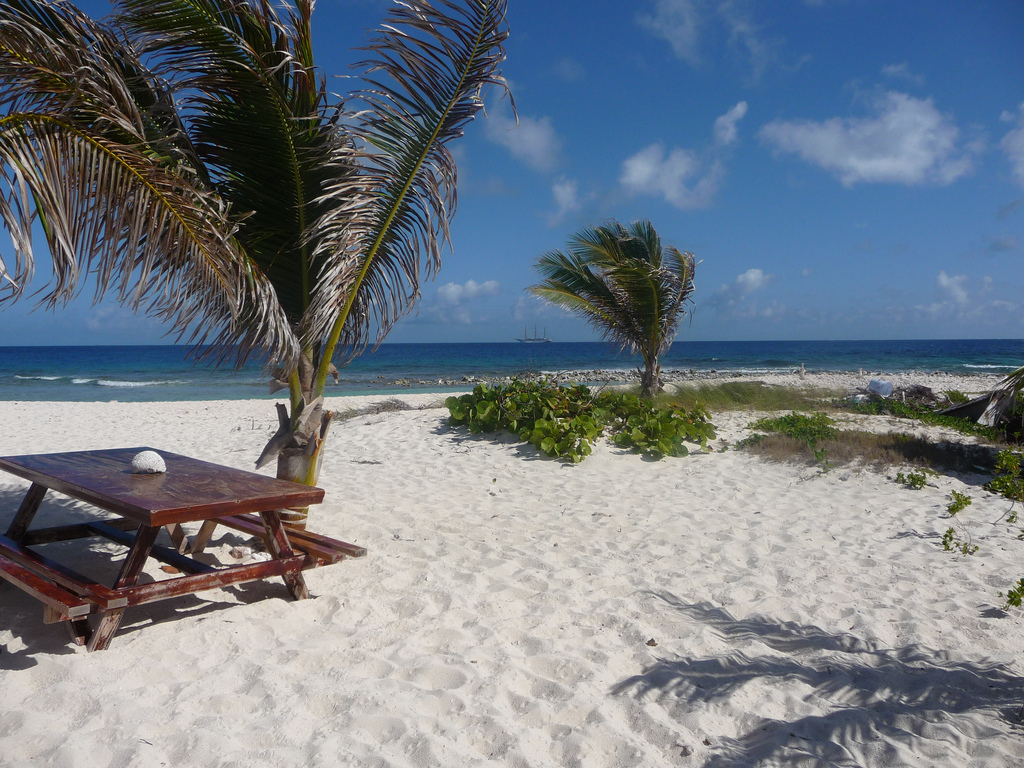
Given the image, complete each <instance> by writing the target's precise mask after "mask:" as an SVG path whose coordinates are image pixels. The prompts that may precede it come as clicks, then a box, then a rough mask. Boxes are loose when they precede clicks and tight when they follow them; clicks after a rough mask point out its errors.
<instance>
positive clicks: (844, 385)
mask: <svg viewBox="0 0 1024 768" xmlns="http://www.w3.org/2000/svg"><path fill="white" fill-rule="evenodd" d="M513 378H517V379H519V380H521V381H541V380H543V379H547V380H548V381H552V382H555V383H558V384H572V383H583V384H589V385H592V386H618V385H623V384H632V383H635V382H637V381H639V374H638V372H637V371H636V370H621V369H615V370H611V369H600V368H596V369H578V370H564V371H557V372H554V373H548V374H540V373H536V372H523V373H519V374H517V375H516V376H515V377H512V376H475V375H467V376H461V377H458V378H444V379H413V378H399V379H392V380H387V381H381V382H380V384H381V386H384V387H394V388H396V389H397V388H407V387H409V388H411V387H417V388H430V387H443V388H451V387H467V386H468V387H473V386H476V385H477V384H504V383H508V382H509V381H512V379H513ZM871 379H883V380H885V381H891V382H892V384H893V386H894V387H896V388H898V389H899V388H905V387H909V386H911V385H914V384H923V385H924V386H927V387H930V388H931V389H934V390H935V391H937V392H942V391H946V390H954V389H955V390H959V391H961V392H964V393H965V394H981V393H983V392H988V391H989V390H991V389H992V388H993V387H995V386H996V384H998V383H999V381H1000V380H1001V379H1002V377H1001V376H992V375H980V374H961V373H947V372H944V371H906V372H900V373H889V372H886V371H877V370H876V371H872V370H861V371H801V370H800V369H796V370H794V371H792V372H790V373H780V372H763V373H762V372H741V371H716V370H713V369H712V370H696V369H689V370H681V369H675V370H667V371H663V372H662V380H663V381H664V382H665V385H666V387H669V388H671V387H672V386H673V385H685V384H690V383H694V382H711V381H760V382H763V383H765V384H770V385H776V386H788V387H822V388H828V389H845V390H847V392H848V393H850V394H852V393H854V392H856V391H858V390H860V389H863V388H865V387H867V384H868V382H869V381H870V380H871Z"/></svg>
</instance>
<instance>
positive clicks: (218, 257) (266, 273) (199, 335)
mask: <svg viewBox="0 0 1024 768" xmlns="http://www.w3.org/2000/svg"><path fill="white" fill-rule="evenodd" d="M287 1H288V3H289V4H288V5H287V6H281V7H278V8H275V7H273V6H272V5H271V4H270V2H269V0H117V2H116V5H115V13H114V15H113V16H111V17H110V18H108V19H107V20H104V21H102V22H97V21H94V20H92V19H90V18H89V17H88V16H86V15H85V14H84V13H82V12H81V11H79V10H78V9H76V8H75V7H74V6H72V5H70V4H69V3H66V2H60V1H58V0H4V2H3V3H2V4H0V220H2V221H3V223H4V224H5V225H6V227H7V228H8V230H9V231H10V233H11V237H12V241H13V244H14V254H15V261H14V265H13V267H12V268H10V269H9V268H8V267H7V266H6V265H5V264H4V262H3V261H0V302H2V301H4V300H8V301H10V300H14V299H17V298H18V296H19V295H21V294H22V293H23V292H24V290H25V287H26V285H27V284H28V282H29V280H30V278H31V275H32V272H33V264H34V261H33V250H32V226H33V221H38V223H39V224H41V225H42V231H43V233H44V235H45V238H46V241H47V244H48V246H49V251H50V256H51V260H52V264H53V272H54V279H53V282H52V283H51V284H50V285H49V286H48V287H47V289H46V290H45V291H43V293H42V297H41V299H40V301H41V303H43V304H45V305H47V306H50V307H56V306H58V305H61V304H63V303H66V302H67V301H68V300H70V299H71V298H72V297H73V296H74V295H76V293H77V292H78V291H79V289H80V287H81V284H82V282H83V278H84V277H85V276H87V275H90V274H91V275H92V276H93V277H94V279H95V284H96V300H99V299H100V298H102V297H103V296H104V295H105V294H106V293H108V292H110V293H113V294H115V295H116V296H117V298H118V299H119V300H120V301H121V302H122V303H124V304H125V305H127V306H129V307H131V308H133V309H135V310H144V311H146V312H147V313H149V314H151V315H155V316H157V317H160V318H163V319H165V320H168V321H169V322H170V323H171V324H172V328H173V331H174V332H176V333H177V334H178V339H179V340H187V341H188V342H190V343H191V344H193V345H195V346H194V347H193V349H194V351H195V352H196V354H197V355H198V356H199V357H202V358H206V359H207V360H210V361H212V362H214V363H223V362H228V361H232V362H234V363H236V364H242V363H243V362H245V361H246V360H247V359H249V358H250V357H252V356H254V355H260V356H262V357H263V358H264V359H266V360H268V361H269V363H268V367H269V368H270V369H272V370H276V373H275V377H276V379H278V380H279V382H280V384H281V386H286V387H287V388H288V390H289V399H290V406H289V407H288V408H286V407H285V406H283V405H278V413H279V417H280V421H281V428H280V430H279V431H278V434H277V435H275V436H274V438H273V439H272V440H271V442H270V443H269V444H268V446H267V448H266V450H265V451H264V453H263V455H262V456H261V457H260V459H259V462H258V466H262V465H265V464H267V463H269V462H271V461H273V460H274V459H275V458H277V461H278V465H277V467H278V476H279V477H283V478H287V479H291V480H297V481H299V482H302V483H307V484H310V485H312V484H315V483H316V481H317V477H318V475H319V467H320V462H321V459H322V456H323V454H322V447H323V443H324V440H325V438H326V437H327V432H328V429H329V427H330V422H331V413H330V412H329V411H326V410H325V409H324V408H323V394H324V387H325V384H326V382H327V378H328V376H329V375H330V374H331V373H332V371H333V365H332V363H333V362H338V363H339V364H340V363H342V362H347V361H348V360H350V359H351V358H352V357H353V356H354V355H356V354H358V353H359V352H361V351H362V350H364V349H365V347H366V346H367V344H368V343H369V342H370V341H371V340H375V341H376V343H380V341H381V340H382V339H383V338H384V337H385V335H386V334H387V333H388V331H389V330H390V329H391V327H392V326H393V325H394V323H395V322H396V321H397V320H398V319H399V318H400V317H402V316H403V315H404V314H405V313H406V312H407V311H408V310H409V309H410V308H411V307H412V306H413V304H414V303H415V301H416V299H417V298H418V296H419V285H420V280H421V277H428V278H429V277H432V276H433V275H434V273H435V272H436V271H437V269H438V268H439V267H440V255H441V250H442V248H443V247H444V245H445V244H447V243H448V242H449V230H448V227H449V223H450V220H451V217H452V215H453V214H454V211H455V203H456V197H455V187H456V168H455V162H454V159H453V158H452V156H451V154H450V153H449V151H448V149H447V146H446V145H447V144H448V142H449V141H451V140H452V139H454V138H457V137H459V136H461V135H462V131H463V129H464V128H465V126H466V124H467V123H468V122H469V121H470V120H471V119H472V118H473V117H474V116H475V114H476V113H477V111H478V110H479V109H480V108H481V106H482V95H481V89H482V88H484V87H485V86H488V85H494V86H496V87H498V88H499V89H502V90H503V91H505V92H506V93H507V88H506V86H505V81H504V79H503V77H502V76H501V73H500V70H499V65H500V63H501V62H502V61H503V60H504V50H503V43H504V41H505V39H506V38H507V36H508V33H507V27H506V25H505V8H506V0H403V2H401V3H400V4H398V5H396V6H395V7H394V8H393V9H392V10H391V12H390V14H389V15H388V17H387V18H386V19H385V20H384V24H383V25H382V26H381V28H380V29H379V30H378V31H376V32H375V33H374V34H373V35H372V37H371V38H370V40H369V42H368V44H367V45H366V47H365V49H364V50H365V51H366V61H364V62H362V64H361V65H359V66H360V68H361V71H362V73H363V74H362V75H361V77H362V87H361V89H360V90H358V91H356V92H355V93H354V94H353V97H352V101H354V102H355V104H356V108H353V107H350V106H349V104H348V103H345V102H342V101H341V100H339V99H338V98H337V97H334V96H332V94H331V93H330V92H329V91H328V90H327V85H326V79H325V77H324V75H323V74H322V73H321V72H320V70H318V69H317V67H316V66H315V65H314V62H313V50H312V34H311V16H312V12H313V2H312V0H287ZM304 519H305V512H304V511H301V510H300V511H299V512H298V513H297V515H296V517H295V518H294V519H293V520H292V523H293V524H295V525H302V524H304Z"/></svg>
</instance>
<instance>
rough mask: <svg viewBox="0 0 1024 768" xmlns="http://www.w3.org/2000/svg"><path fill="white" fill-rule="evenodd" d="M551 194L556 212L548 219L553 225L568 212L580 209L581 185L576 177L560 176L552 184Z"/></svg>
mask: <svg viewBox="0 0 1024 768" xmlns="http://www.w3.org/2000/svg"><path fill="white" fill-rule="evenodd" d="M551 196H552V197H553V198H554V201H555V212H554V213H553V214H551V216H550V217H549V218H548V221H549V222H550V223H551V224H552V225H555V224H557V223H558V222H560V221H561V220H562V219H563V218H565V215H566V214H568V213H572V212H573V211H578V210H579V209H580V197H579V185H578V184H577V182H576V179H570V178H567V177H565V176H559V177H558V178H557V179H555V183H554V184H552V185H551Z"/></svg>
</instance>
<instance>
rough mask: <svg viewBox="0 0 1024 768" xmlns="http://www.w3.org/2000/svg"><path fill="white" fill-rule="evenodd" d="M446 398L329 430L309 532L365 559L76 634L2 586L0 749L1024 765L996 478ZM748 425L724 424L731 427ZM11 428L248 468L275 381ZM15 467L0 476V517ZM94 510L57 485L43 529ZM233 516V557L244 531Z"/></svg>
mask: <svg viewBox="0 0 1024 768" xmlns="http://www.w3.org/2000/svg"><path fill="white" fill-rule="evenodd" d="M762 378H763V377H762ZM816 378H817V377H813V376H810V375H809V376H808V377H807V379H805V380H801V379H799V377H793V381H792V382H791V383H804V384H807V383H812V384H821V383H823V382H822V381H818V380H816ZM834 378H836V381H838V382H839V383H840V384H849V385H851V386H853V385H858V384H859V385H861V386H863V385H864V384H866V381H862V380H860V379H858V377H847V378H843V377H834ZM961 379H962V377H961ZM782 380H783V379H779V381H782ZM911 383H925V384H931V385H933V386H935V388H936V389H944V388H954V387H955V388H959V389H963V390H967V391H978V390H981V389H984V388H985V387H986V386H987V385H988V384H990V382H989V381H986V380H980V379H973V380H966V379H963V380H960V381H957V382H952V383H951V382H950V381H948V380H947V379H943V378H939V377H913V382H911ZM396 396H398V397H400V398H401V399H403V400H406V401H409V402H411V403H413V404H415V405H417V406H421V407H422V406H428V405H430V404H432V403H434V404H437V403H439V402H440V399H441V398H440V397H439V396H436V395H415V396H405V397H402V396H401V395H396ZM381 399H383V398H379V397H373V398H344V399H341V398H338V399H335V400H334V401H332V402H329V406H331V407H334V408H337V409H344V408H348V407H360V406H362V405H365V404H367V403H368V402H374V401H379V400H381ZM446 417H447V411H445V410H444V409H440V408H422V409H417V410H406V411H394V412H384V413H378V414H374V415H364V416H359V417H356V418H353V419H349V420H346V421H342V422H340V423H337V424H336V425H335V426H334V428H333V430H332V434H331V441H330V444H329V447H328V454H327V458H326V460H325V463H324V467H323V471H322V475H321V481H320V485H321V486H322V487H323V488H324V489H325V490H326V492H327V497H326V500H325V502H324V503H323V504H322V505H320V506H319V507H314V508H313V509H312V511H311V517H310V529H312V530H315V531H317V532H320V533H324V534H327V535H329V536H333V537H336V538H340V539H343V540H345V541H349V542H352V543H356V544H360V545H363V546H365V547H367V548H368V550H369V554H368V556H367V557H366V558H363V559H360V560H349V561H344V562H342V563H339V564H336V565H333V566H329V567H325V568H320V569H317V570H314V571H309V572H307V574H306V579H307V583H308V585H309V587H310V591H311V593H312V595H313V598H312V599H310V600H306V601H299V602H293V601H291V600H289V599H287V593H286V590H285V588H284V586H283V585H282V584H281V583H280V582H279V580H274V581H268V582H265V583H262V582H261V583H256V584H248V585H243V586H241V587H238V588H229V589H224V590H214V591H211V592H206V593H201V594H199V595H196V596H191V597H186V598H182V599H176V600H169V601H165V602H162V603H156V604H151V605H149V606H143V607H140V608H136V609H130V610H129V611H128V613H127V614H126V616H125V621H124V622H123V624H122V627H121V631H120V632H119V634H118V635H117V636H116V637H115V639H114V642H113V644H112V646H111V649H110V650H108V651H104V652H99V653H93V654H88V653H86V652H85V650H84V649H82V648H77V647H75V646H73V645H72V644H70V642H69V641H67V640H66V634H65V633H64V631H63V628H62V627H60V626H55V625H44V624H43V623H42V615H41V614H42V610H41V607H40V605H39V603H38V602H36V601H35V600H33V599H32V598H30V597H28V596H27V595H24V594H23V593H21V592H20V591H18V590H16V589H15V588H13V587H12V586H10V585H8V584H6V583H4V582H0V692H2V695H0V764H3V765H5V766H18V767H21V766H40V765H47V766H83V767H86V766H87V767H88V768H95V767H96V766H147V767H148V766H164V765H166V766H285V767H291V766H296V767H297V766H337V765H359V766H366V767H370V768H383V767H384V766H394V767H395V768H398V767H400V766H482V765H498V766H516V767H519V766H536V767H540V766H579V767H580V768H602V767H603V766H608V767H613V766H614V767H619V766H643V767H651V768H658V767H661V766H707V767H709V768H724V767H725V766H735V767H737V768H738V767H739V766H783V765H784V766H868V767H871V768H874V767H875V766H915V767H917V766H920V767H921V768H924V767H925V766H929V767H930V766H956V767H958V768H961V767H965V766H979V767H980V766H985V767H986V768H999V767H1002V766H1018V765H1022V764H1024V725H1022V722H1021V721H1020V720H1019V719H1018V709H1019V708H1020V707H1021V705H1022V704H1024V667H1022V665H1021V664H1020V662H1019V661H1018V659H1019V655H1020V651H1021V649H1022V647H1024V621H1022V618H1021V616H1022V615H1021V612H1020V611H1019V610H1016V611H1012V612H1011V613H1010V614H1005V613H1003V612H1002V611H1000V610H999V609H998V608H997V606H998V605H999V604H1000V603H1001V600H1000V599H999V597H998V594H997V593H998V592H999V591H1001V590H1002V591H1005V590H1006V589H1007V588H1008V587H1010V586H1012V585H1013V583H1015V582H1016V580H1017V579H1018V578H1020V577H1022V576H1024V557H1022V555H1024V541H1020V540H1018V539H1017V533H1018V527H1019V526H1014V525H1008V524H1007V523H1006V521H1005V513H1006V512H1007V510H1008V509H1009V507H1010V503H1009V502H1008V501H1006V500H1005V499H1003V498H1000V497H996V496H993V495H991V494H989V493H987V492H985V491H984V490H983V489H982V488H981V483H983V482H984V478H981V477H973V476H972V477H964V478H953V477H949V476H945V475H938V476H933V477H930V478H929V481H928V485H927V486H926V487H925V488H924V489H922V490H917V491H914V490H909V489H906V488H904V487H902V486H900V485H898V484H896V483H895V482H894V480H893V477H894V475H895V472H896V471H897V470H898V469H899V468H893V469H892V470H891V471H874V470H858V469H856V468H837V469H833V470H831V471H829V472H826V473H821V472H820V471H819V469H818V468H816V467H804V466H791V465H779V464H770V463H766V462H765V461H762V460H760V459H758V458H756V457H754V456H751V455H749V454H746V453H744V452H741V451H735V450H728V451H724V452H723V451H716V452H714V453H709V454H700V455H698V454H694V455H691V456H689V457H687V458H680V459H665V460H662V461H657V462H655V461H645V460H644V459H643V458H641V457H639V456H636V455H632V454H625V453H622V452H621V451H620V450H618V449H616V448H615V447H614V446H612V445H611V444H610V443H608V442H607V441H603V442H601V443H599V444H598V445H597V446H596V447H595V450H594V453H593V455H592V456H591V457H589V458H588V459H587V460H586V461H585V462H583V463H582V464H580V465H577V466H570V465H567V464H564V463H561V462H557V461H553V460H548V459H546V458H544V457H542V456H540V455H538V453H537V452H536V451H535V450H534V449H533V448H532V447H530V446H526V445H523V444H520V443H519V442H518V441H517V440H516V439H514V438H512V437H510V436H506V435H499V436H470V435H468V434H466V433H465V431H463V430H459V429H451V428H449V427H448V426H446ZM752 418H753V415H751V414H747V413H736V414H724V415H723V414H716V415H714V416H713V420H714V422H715V423H716V425H717V426H718V428H719V437H720V438H723V439H724V440H726V441H728V442H729V443H732V442H735V441H736V440H737V439H740V438H742V437H743V436H744V435H745V434H747V430H746V429H745V427H746V425H747V423H748V422H749V421H750V420H751V419H752ZM0 423H2V424H4V425H5V429H4V430H3V432H2V433H0V455H8V454H17V453H34V452H51V451H67V450H83V449H94V448H109V447H118V446H133V445H150V446H153V447H155V448H158V449H164V450H167V451H173V452H178V453H185V454H188V455H191V456H195V457H197V458H201V459H206V460H211V461H216V462H220V463H223V464H229V465H231V466H235V467H239V468H243V469H249V468H251V467H252V464H253V461H254V459H255V457H256V456H258V455H259V453H260V450H261V449H262V447H263V445H264V443H265V441H266V439H267V437H268V435H269V434H270V433H272V432H273V430H274V429H275V426H276V419H275V415H274V410H273V407H272V404H271V403H269V402H266V401H240V402H199V403H182V402H178V403H157V404H153V403H148V404H143V403H139V404H122V403H13V402H3V403H0ZM879 423H883V424H889V423H892V420H885V419H883V420H876V428H877V425H878V424H879ZM936 434H940V433H936ZM941 434H945V433H941ZM722 445H724V443H722V442H719V441H715V446H716V447H720V446H722ZM25 488H26V484H25V483H23V482H22V481H20V480H18V479H17V478H13V477H11V476H8V475H3V474H0V527H6V524H7V521H8V520H9V519H10V517H11V516H12V515H13V513H14V509H15V508H16V507H17V504H18V502H19V501H20V498H21V496H22V495H23V494H24V491H25ZM952 490H957V491H960V492H963V493H967V494H969V495H970V496H972V498H973V504H972V505H971V506H970V507H968V508H967V509H966V510H965V511H963V512H961V513H960V514H959V515H958V519H962V523H963V524H964V525H965V526H966V527H967V529H968V530H969V531H970V534H971V536H972V539H973V543H974V544H977V545H978V546H979V551H978V553H977V554H976V555H974V556H964V555H955V554H951V553H949V552H945V551H943V549H942V546H941V544H940V539H941V536H942V532H943V531H944V530H945V529H946V528H947V527H949V525H950V521H949V520H948V518H947V517H946V515H945V508H946V505H947V503H948V499H949V493H950V491H952ZM84 511H85V510H84V507H83V506H82V505H78V504H75V503H72V502H71V501H70V500H68V499H66V498H64V497H59V496H53V495H51V496H48V497H47V500H46V501H45V502H44V506H43V511H42V512H41V513H40V518H39V520H38V523H39V524H42V523H43V522H44V516H45V520H48V521H55V522H57V521H63V520H68V519H74V518H75V516H76V515H81V514H83V512H84ZM1001 518H1002V519H1001ZM217 537H218V538H216V539H215V540H214V543H213V545H212V546H211V547H210V549H209V550H208V552H209V553H211V554H212V555H216V556H217V557H219V558H221V559H222V560H224V561H225V562H238V561H237V560H234V559H232V555H231V553H230V550H231V549H232V547H245V546H247V542H246V540H245V538H244V537H242V536H241V535H240V534H235V533H234V532H230V531H226V530H225V529H223V528H221V529H218V534H217ZM51 546H59V547H62V548H63V549H62V550H61V553H60V557H61V559H68V558H70V559H71V560H70V561H72V562H73V561H74V559H75V558H83V559H84V558H87V557H89V556H90V555H92V556H93V559H92V561H95V560H96V558H95V550H108V549H109V551H110V552H111V553H118V552H123V550H120V549H118V548H116V547H113V546H109V545H106V544H102V543H99V542H97V541H95V540H93V541H91V542H75V543H69V544H62V545H51ZM90 547H91V548H92V550H93V551H90ZM236 554H239V552H238V551H237V550H236ZM115 556H116V557H119V556H120V555H115ZM251 556H253V555H249V556H248V557H251ZM117 565H118V564H117V562H112V563H110V565H109V572H108V573H106V574H99V575H104V576H105V577H110V575H111V574H112V573H114V572H115V571H116V568H117ZM152 572H153V573H157V572H156V571H152ZM160 575H161V576H163V574H160Z"/></svg>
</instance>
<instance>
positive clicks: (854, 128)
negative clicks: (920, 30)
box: [760, 91, 971, 186]
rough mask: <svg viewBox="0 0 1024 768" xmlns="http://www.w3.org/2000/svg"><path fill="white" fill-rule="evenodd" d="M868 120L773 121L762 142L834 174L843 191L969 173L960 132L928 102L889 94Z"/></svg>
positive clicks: (948, 179) (935, 180)
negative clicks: (959, 145) (861, 184)
mask: <svg viewBox="0 0 1024 768" xmlns="http://www.w3.org/2000/svg"><path fill="white" fill-rule="evenodd" d="M872 106H873V109H874V112H875V115H874V116H873V117H866V118H859V119H854V118H838V117H834V118H831V119H829V120H826V121H824V122H821V123H818V122H813V121H810V120H803V121H795V122H786V121H783V120H775V121H773V122H771V123H768V124H767V125H766V126H764V127H763V128H762V129H761V133H760V135H761V138H762V139H763V140H765V141H767V142H769V143H770V144H773V145H774V146H775V147H776V148H777V149H778V150H780V151H782V152H792V153H795V154H797V155H799V156H800V157H802V158H803V159H804V160H806V161H807V162H809V163H813V164H814V165H817V166H820V167H821V168H824V169H825V170H827V171H829V172H831V173H833V174H834V175H835V176H837V177H838V178H839V180H840V181H841V182H842V183H843V184H844V185H845V186H852V185H853V184H856V183H858V182H888V183H894V184H909V185H913V184H925V183H933V184H951V183H952V182H953V181H955V180H956V179H958V178H959V177H961V176H963V175H964V174H965V173H968V172H969V171H970V170H971V160H970V157H969V156H967V155H966V154H964V153H963V152H961V151H960V150H959V149H958V148H957V138H958V135H959V131H958V130H957V127H956V125H954V123H953V122H952V120H951V119H950V118H949V117H948V116H946V115H943V114H942V113H940V112H939V111H938V110H937V109H936V108H935V105H934V104H933V103H932V100H931V99H915V98H913V97H912V96H908V95H907V94H904V93H897V92H894V91H890V92H888V93H886V94H884V95H883V96H881V97H880V98H878V99H877V100H876V101H875V103H874V104H873V105H872Z"/></svg>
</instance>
